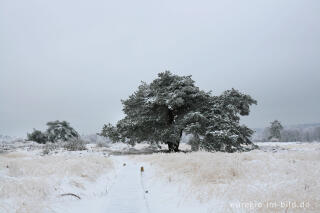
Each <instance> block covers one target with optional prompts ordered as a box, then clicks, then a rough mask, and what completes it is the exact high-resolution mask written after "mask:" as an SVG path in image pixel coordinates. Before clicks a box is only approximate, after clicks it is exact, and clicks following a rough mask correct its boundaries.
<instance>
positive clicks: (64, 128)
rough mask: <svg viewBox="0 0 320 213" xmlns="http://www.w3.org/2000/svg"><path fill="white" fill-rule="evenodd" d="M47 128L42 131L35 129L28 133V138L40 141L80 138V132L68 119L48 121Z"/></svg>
mask: <svg viewBox="0 0 320 213" xmlns="http://www.w3.org/2000/svg"><path fill="white" fill-rule="evenodd" d="M47 126H48V128H47V130H46V131H45V132H41V131H39V130H36V129H34V131H33V132H32V133H30V134H28V135H27V140H29V141H35V142H38V143H43V144H44V143H46V142H48V141H50V142H58V141H68V140H71V139H74V138H79V134H78V132H77V131H76V130H74V129H73V128H72V127H71V126H70V124H69V123H68V122H66V121H58V120H57V121H51V122H48V123H47Z"/></svg>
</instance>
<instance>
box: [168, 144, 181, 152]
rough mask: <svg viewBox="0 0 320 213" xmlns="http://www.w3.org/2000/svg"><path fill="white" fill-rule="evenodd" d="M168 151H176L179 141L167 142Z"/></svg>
mask: <svg viewBox="0 0 320 213" xmlns="http://www.w3.org/2000/svg"><path fill="white" fill-rule="evenodd" d="M168 149H169V152H178V151H179V143H172V142H168Z"/></svg>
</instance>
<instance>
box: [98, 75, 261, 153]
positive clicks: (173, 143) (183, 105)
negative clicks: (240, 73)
mask: <svg viewBox="0 0 320 213" xmlns="http://www.w3.org/2000/svg"><path fill="white" fill-rule="evenodd" d="M122 103H123V106H124V108H123V111H124V113H125V115H126V116H125V117H124V118H123V119H122V120H120V121H119V122H118V123H117V125H116V127H112V126H110V125H108V126H105V128H104V129H103V131H102V133H101V135H104V136H107V137H110V138H111V139H112V138H113V139H114V140H115V141H119V140H122V141H127V142H129V143H131V144H134V143H139V142H143V141H148V142H151V143H165V144H167V145H168V149H169V150H170V151H178V148H179V143H180V140H181V136H182V133H183V132H186V133H188V134H193V136H194V138H195V139H196V141H198V143H199V147H201V148H203V149H205V150H208V151H214V150H219V151H228V152H232V151H236V150H242V146H241V145H243V144H252V143H251V141H250V140H249V137H250V136H251V135H252V133H253V131H252V130H250V129H249V128H247V127H246V126H241V125H240V124H239V121H240V115H248V114H249V112H250V110H249V108H250V106H251V105H252V104H256V103H257V102H256V101H255V100H254V99H252V98H251V97H250V96H249V95H245V94H242V93H240V92H239V91H237V90H234V89H232V90H228V91H226V92H224V93H223V94H222V95H221V96H212V95H211V92H204V91H202V90H200V89H199V88H198V87H196V86H195V84H194V81H193V80H192V79H191V76H178V75H174V74H172V73H171V72H169V71H166V72H163V73H159V74H158V78H157V79H155V80H154V81H153V82H151V83H150V84H147V83H145V82H142V84H141V85H140V86H139V87H138V90H137V91H136V92H135V93H134V94H132V95H131V96H130V97H129V98H128V99H127V100H124V101H122ZM115 132H116V133H115ZM114 135H116V136H117V137H113V136H114Z"/></svg>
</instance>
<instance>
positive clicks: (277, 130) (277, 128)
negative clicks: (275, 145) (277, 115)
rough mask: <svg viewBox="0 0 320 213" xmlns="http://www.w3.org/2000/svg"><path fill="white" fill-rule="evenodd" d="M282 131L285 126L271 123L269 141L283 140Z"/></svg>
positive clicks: (275, 121)
mask: <svg viewBox="0 0 320 213" xmlns="http://www.w3.org/2000/svg"><path fill="white" fill-rule="evenodd" d="M281 130H283V126H282V125H281V123H280V121H278V120H274V121H272V122H271V126H270V127H269V131H270V136H269V138H268V139H269V140H275V141H280V139H281Z"/></svg>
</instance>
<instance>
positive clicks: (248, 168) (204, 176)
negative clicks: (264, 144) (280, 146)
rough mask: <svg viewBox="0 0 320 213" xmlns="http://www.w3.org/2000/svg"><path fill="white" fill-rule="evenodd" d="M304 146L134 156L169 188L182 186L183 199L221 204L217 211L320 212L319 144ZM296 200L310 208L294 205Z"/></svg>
mask: <svg viewBox="0 0 320 213" xmlns="http://www.w3.org/2000/svg"><path fill="white" fill-rule="evenodd" d="M299 146H300V151H299ZM303 146H304V144H298V145H297V144H296V145H290V147H289V148H288V149H287V150H285V151H280V152H275V153H272V152H263V151H260V150H256V151H251V152H246V153H219V152H218V153H208V152H194V153H170V154H163V153H161V154H153V155H146V156H139V157H135V158H137V159H138V160H139V161H140V160H141V161H144V162H148V163H149V165H150V166H151V167H153V168H155V169H156V170H157V173H156V176H157V177H162V178H161V179H162V180H163V179H164V180H167V183H168V184H174V185H177V184H178V185H180V189H181V190H180V192H181V193H182V194H181V196H185V197H186V196H187V197H189V198H191V197H197V198H198V200H199V201H200V202H201V203H203V204H210V202H211V203H215V204H217V203H219V205H216V206H212V212H248V211H250V210H251V211H252V210H253V211H258V212H275V211H276V212H278V211H280V212H286V211H288V212H302V211H306V212H320V193H319V192H320V178H319V177H320V152H319V147H320V144H313V145H310V144H308V145H306V146H307V147H308V148H307V149H304V148H303ZM290 149H292V150H290ZM289 202H291V203H289ZM294 202H295V204H302V205H305V206H304V207H301V208H300V207H294V205H295V204H294ZM248 204H252V205H253V206H250V207H248ZM274 205H277V206H274ZM218 206H220V207H221V208H218Z"/></svg>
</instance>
